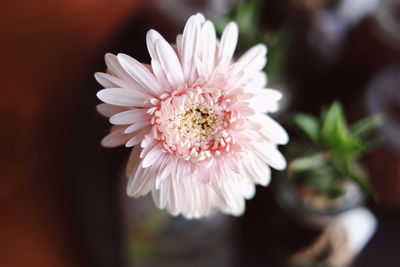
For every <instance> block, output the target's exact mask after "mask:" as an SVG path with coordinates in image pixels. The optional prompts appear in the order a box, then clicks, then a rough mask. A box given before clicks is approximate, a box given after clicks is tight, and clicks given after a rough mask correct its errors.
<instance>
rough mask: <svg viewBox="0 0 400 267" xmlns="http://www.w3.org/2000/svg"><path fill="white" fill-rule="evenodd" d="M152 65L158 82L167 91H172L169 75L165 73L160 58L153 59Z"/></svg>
mask: <svg viewBox="0 0 400 267" xmlns="http://www.w3.org/2000/svg"><path fill="white" fill-rule="evenodd" d="M151 67H152V68H153V72H154V75H155V76H156V78H157V80H158V82H159V83H160V85H161V86H163V88H164V89H165V90H166V91H172V90H171V89H172V86H171V84H170V83H169V81H168V79H167V76H166V75H165V73H164V71H163V69H162V67H161V65H160V62H159V61H158V60H155V59H152V60H151Z"/></svg>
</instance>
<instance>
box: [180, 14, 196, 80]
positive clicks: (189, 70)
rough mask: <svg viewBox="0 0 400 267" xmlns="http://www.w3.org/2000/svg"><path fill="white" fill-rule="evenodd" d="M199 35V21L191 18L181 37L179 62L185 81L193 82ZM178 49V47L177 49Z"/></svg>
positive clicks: (194, 17)
mask: <svg viewBox="0 0 400 267" xmlns="http://www.w3.org/2000/svg"><path fill="white" fill-rule="evenodd" d="M199 35H200V20H199V17H198V16H196V15H193V16H191V17H190V18H189V19H188V21H187V22H186V25H185V28H184V30H183V35H182V43H181V45H180V47H181V62H182V70H183V73H184V77H185V81H187V82H189V83H192V82H194V79H195V77H194V75H195V73H194V71H195V70H194V64H193V63H194V61H195V60H194V59H195V58H196V54H197V46H198V42H199ZM178 48H179V47H178Z"/></svg>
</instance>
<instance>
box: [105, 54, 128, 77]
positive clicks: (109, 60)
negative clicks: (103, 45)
mask: <svg viewBox="0 0 400 267" xmlns="http://www.w3.org/2000/svg"><path fill="white" fill-rule="evenodd" d="M105 61H106V65H107V69H108V71H109V72H110V73H111V74H112V75H114V76H116V77H117V78H119V79H121V80H123V81H131V80H133V79H132V77H130V76H129V74H128V73H126V71H125V70H124V68H123V67H122V66H121V64H120V63H119V62H118V59H117V56H116V55H113V54H111V53H107V54H106V55H105Z"/></svg>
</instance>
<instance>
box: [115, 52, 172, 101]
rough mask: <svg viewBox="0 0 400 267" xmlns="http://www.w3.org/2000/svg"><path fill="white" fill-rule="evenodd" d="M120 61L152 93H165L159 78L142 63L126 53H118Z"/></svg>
mask: <svg viewBox="0 0 400 267" xmlns="http://www.w3.org/2000/svg"><path fill="white" fill-rule="evenodd" d="M118 61H119V63H120V64H121V66H122V67H123V68H124V70H125V71H126V72H127V73H128V74H129V75H131V76H132V78H134V79H135V80H136V81H137V82H138V83H139V84H140V85H141V86H142V87H143V88H144V89H146V90H147V91H148V92H149V93H150V94H151V95H153V96H159V95H161V94H163V93H164V91H163V90H162V88H161V87H160V84H159V83H158V81H157V79H156V78H155V77H154V75H153V74H152V73H151V72H150V71H149V70H148V69H147V68H146V67H145V66H144V65H143V64H142V63H140V62H139V61H137V60H136V59H134V58H132V57H130V56H128V55H125V54H118Z"/></svg>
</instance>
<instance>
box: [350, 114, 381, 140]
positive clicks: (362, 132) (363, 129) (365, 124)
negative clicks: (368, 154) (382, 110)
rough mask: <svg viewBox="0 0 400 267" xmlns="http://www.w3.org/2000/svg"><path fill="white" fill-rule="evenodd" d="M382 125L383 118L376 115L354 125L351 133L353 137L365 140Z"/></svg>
mask: <svg viewBox="0 0 400 267" xmlns="http://www.w3.org/2000/svg"><path fill="white" fill-rule="evenodd" d="M381 124H382V117H381V116H379V115H375V116H372V117H367V118H365V119H362V120H359V121H358V122H356V123H354V124H353V125H352V126H351V128H350V132H351V134H352V135H353V136H356V137H358V138H363V137H365V136H366V135H367V134H369V133H370V132H371V131H372V130H374V129H376V128H377V127H378V126H379V125H381Z"/></svg>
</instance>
